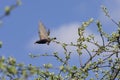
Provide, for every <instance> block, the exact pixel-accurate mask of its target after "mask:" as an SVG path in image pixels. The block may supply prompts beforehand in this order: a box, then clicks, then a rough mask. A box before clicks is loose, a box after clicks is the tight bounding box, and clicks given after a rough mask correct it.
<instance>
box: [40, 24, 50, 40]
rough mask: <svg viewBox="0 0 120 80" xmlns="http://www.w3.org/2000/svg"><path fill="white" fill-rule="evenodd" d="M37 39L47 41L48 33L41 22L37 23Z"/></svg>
mask: <svg viewBox="0 0 120 80" xmlns="http://www.w3.org/2000/svg"><path fill="white" fill-rule="evenodd" d="M39 37H40V39H48V32H47V31H46V29H45V26H44V25H43V23H42V22H39Z"/></svg>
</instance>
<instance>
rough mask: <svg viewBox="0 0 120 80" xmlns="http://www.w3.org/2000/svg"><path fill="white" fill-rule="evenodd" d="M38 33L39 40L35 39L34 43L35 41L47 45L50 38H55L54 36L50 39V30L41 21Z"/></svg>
mask: <svg viewBox="0 0 120 80" xmlns="http://www.w3.org/2000/svg"><path fill="white" fill-rule="evenodd" d="M38 34H39V38H40V40H38V41H36V42H35V44H36V43H37V44H48V45H49V43H50V41H51V40H53V39H56V38H53V39H50V38H49V37H48V36H49V35H50V30H48V31H47V30H46V29H45V26H44V25H43V23H42V22H39V29H38Z"/></svg>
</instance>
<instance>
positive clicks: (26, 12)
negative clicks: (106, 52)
mask: <svg viewBox="0 0 120 80" xmlns="http://www.w3.org/2000/svg"><path fill="white" fill-rule="evenodd" d="M15 1H16V0H0V15H2V14H3V13H4V7H5V6H7V5H8V6H9V5H12V4H15ZM101 5H105V6H106V7H107V8H108V9H109V11H110V14H111V16H112V17H113V18H114V19H115V20H116V21H117V20H119V19H120V16H119V14H120V10H119V7H120V1H119V0H109V1H104V0H59V1H58V0H31V1H30V0H29V1H28V0H22V5H21V6H19V7H17V8H16V9H14V10H13V11H12V12H11V15H10V16H8V17H5V18H4V19H3V20H2V21H3V24H2V26H0V40H2V42H3V47H2V48H1V51H0V55H4V56H13V57H15V58H16V60H17V61H18V62H24V63H27V64H28V63H30V62H32V63H34V64H38V63H40V64H43V63H47V62H49V63H50V62H53V63H55V62H54V61H53V59H51V58H47V59H48V60H46V59H45V57H44V58H40V59H31V58H30V57H29V56H28V54H29V53H33V54H41V53H46V52H49V53H52V52H55V51H59V52H60V53H61V54H62V49H61V47H60V46H58V45H55V44H51V45H50V46H47V45H34V42H35V41H36V40H37V39H39V37H38V22H39V21H42V22H43V23H44V25H45V26H46V27H47V28H49V29H50V30H51V36H52V37H53V36H55V37H57V40H58V41H62V42H67V43H69V42H75V41H76V38H77V28H78V27H79V25H80V24H81V23H82V22H84V21H87V20H88V19H90V18H94V19H95V20H101V22H102V24H103V25H104V30H105V31H107V32H110V31H112V30H116V26H115V25H114V24H113V23H112V22H111V21H110V20H109V19H108V18H107V17H106V16H104V14H103V12H102V10H101ZM109 27H110V28H109ZM96 32H97V31H96V26H95V23H94V24H92V25H91V26H90V27H89V28H88V30H87V34H92V33H94V34H95V35H96V37H97V39H99V37H98V34H97V33H96ZM36 61H39V62H37V63H36ZM75 61H77V59H76V58H75V55H74V56H73V60H72V61H71V62H72V64H74V62H75Z"/></svg>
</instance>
